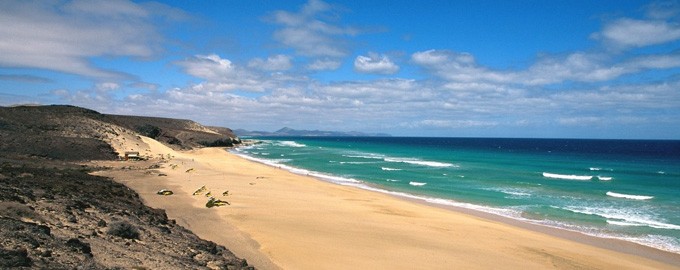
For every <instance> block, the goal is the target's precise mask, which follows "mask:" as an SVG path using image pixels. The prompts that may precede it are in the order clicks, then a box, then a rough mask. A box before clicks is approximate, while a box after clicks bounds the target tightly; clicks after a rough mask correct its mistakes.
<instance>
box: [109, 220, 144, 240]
mask: <svg viewBox="0 0 680 270" xmlns="http://www.w3.org/2000/svg"><path fill="white" fill-rule="evenodd" d="M109 234H110V235H113V236H118V237H122V238H126V239H139V230H137V228H136V227H135V226H133V225H132V224H130V223H128V222H125V221H116V222H112V223H111V225H109Z"/></svg>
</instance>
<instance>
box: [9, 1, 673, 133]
mask: <svg viewBox="0 0 680 270" xmlns="http://www.w3.org/2000/svg"><path fill="white" fill-rule="evenodd" d="M679 49H680V3H679V2H677V1H319V0H310V1H269V0H266V1H265V0H263V1H258V0H242V1H241V0H231V1H162V2H145V1H139V2H137V1H108V0H107V1H104V0H102V1H89V0H88V1H85V0H82V1H12V0H5V1H1V2H0V106H9V105H15V104H36V103H37V104H71V105H76V106H83V107H87V108H91V109H94V110H97V111H100V112H103V113H113V114H133V115H151V116H163V117H173V118H187V119H192V120H196V121H198V122H200V123H203V124H207V125H216V126H226V127H230V128H245V129H250V130H268V131H272V130H276V129H279V128H281V127H284V126H288V127H291V128H295V129H321V130H341V131H351V130H358V131H367V132H386V133H390V134H393V135H400V136H452V137H552V138H555V137H557V138H622V139H623V138H626V139H627V138H636V139H680V50H679Z"/></svg>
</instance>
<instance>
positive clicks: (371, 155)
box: [342, 154, 385, 159]
mask: <svg viewBox="0 0 680 270" xmlns="http://www.w3.org/2000/svg"><path fill="white" fill-rule="evenodd" d="M342 156H343V157H349V158H365V159H384V158H385V156H383V155H376V154H366V155H342Z"/></svg>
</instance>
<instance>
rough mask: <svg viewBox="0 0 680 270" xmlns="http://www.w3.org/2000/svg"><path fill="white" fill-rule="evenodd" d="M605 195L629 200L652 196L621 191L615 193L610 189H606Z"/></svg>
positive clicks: (648, 198) (647, 198)
mask: <svg viewBox="0 0 680 270" xmlns="http://www.w3.org/2000/svg"><path fill="white" fill-rule="evenodd" d="M607 196H610V197H616V198H624V199H631V200H650V199H653V198H654V196H644V195H631V194H622V193H616V192H611V191H607Z"/></svg>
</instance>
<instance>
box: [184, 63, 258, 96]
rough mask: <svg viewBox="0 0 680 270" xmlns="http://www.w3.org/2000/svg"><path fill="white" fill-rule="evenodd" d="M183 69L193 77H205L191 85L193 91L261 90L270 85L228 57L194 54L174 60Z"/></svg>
mask: <svg viewBox="0 0 680 270" xmlns="http://www.w3.org/2000/svg"><path fill="white" fill-rule="evenodd" d="M176 64H177V65H179V66H181V67H183V68H184V71H185V72H186V73H187V74H189V75H191V76H194V77H197V78H201V79H205V80H206V81H205V82H202V83H199V84H195V85H192V86H191V87H190V88H191V89H192V90H193V91H229V90H246V91H255V92H261V91H265V90H267V89H268V87H270V85H269V84H267V82H266V81H265V80H261V79H260V78H259V77H258V75H257V74H255V73H253V72H250V71H248V70H247V69H244V68H241V67H238V66H236V65H235V64H233V63H232V62H231V61H230V60H229V59H224V58H221V57H220V56H219V55H216V54H210V55H195V56H193V57H190V58H188V59H185V60H182V61H178V62H176Z"/></svg>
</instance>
